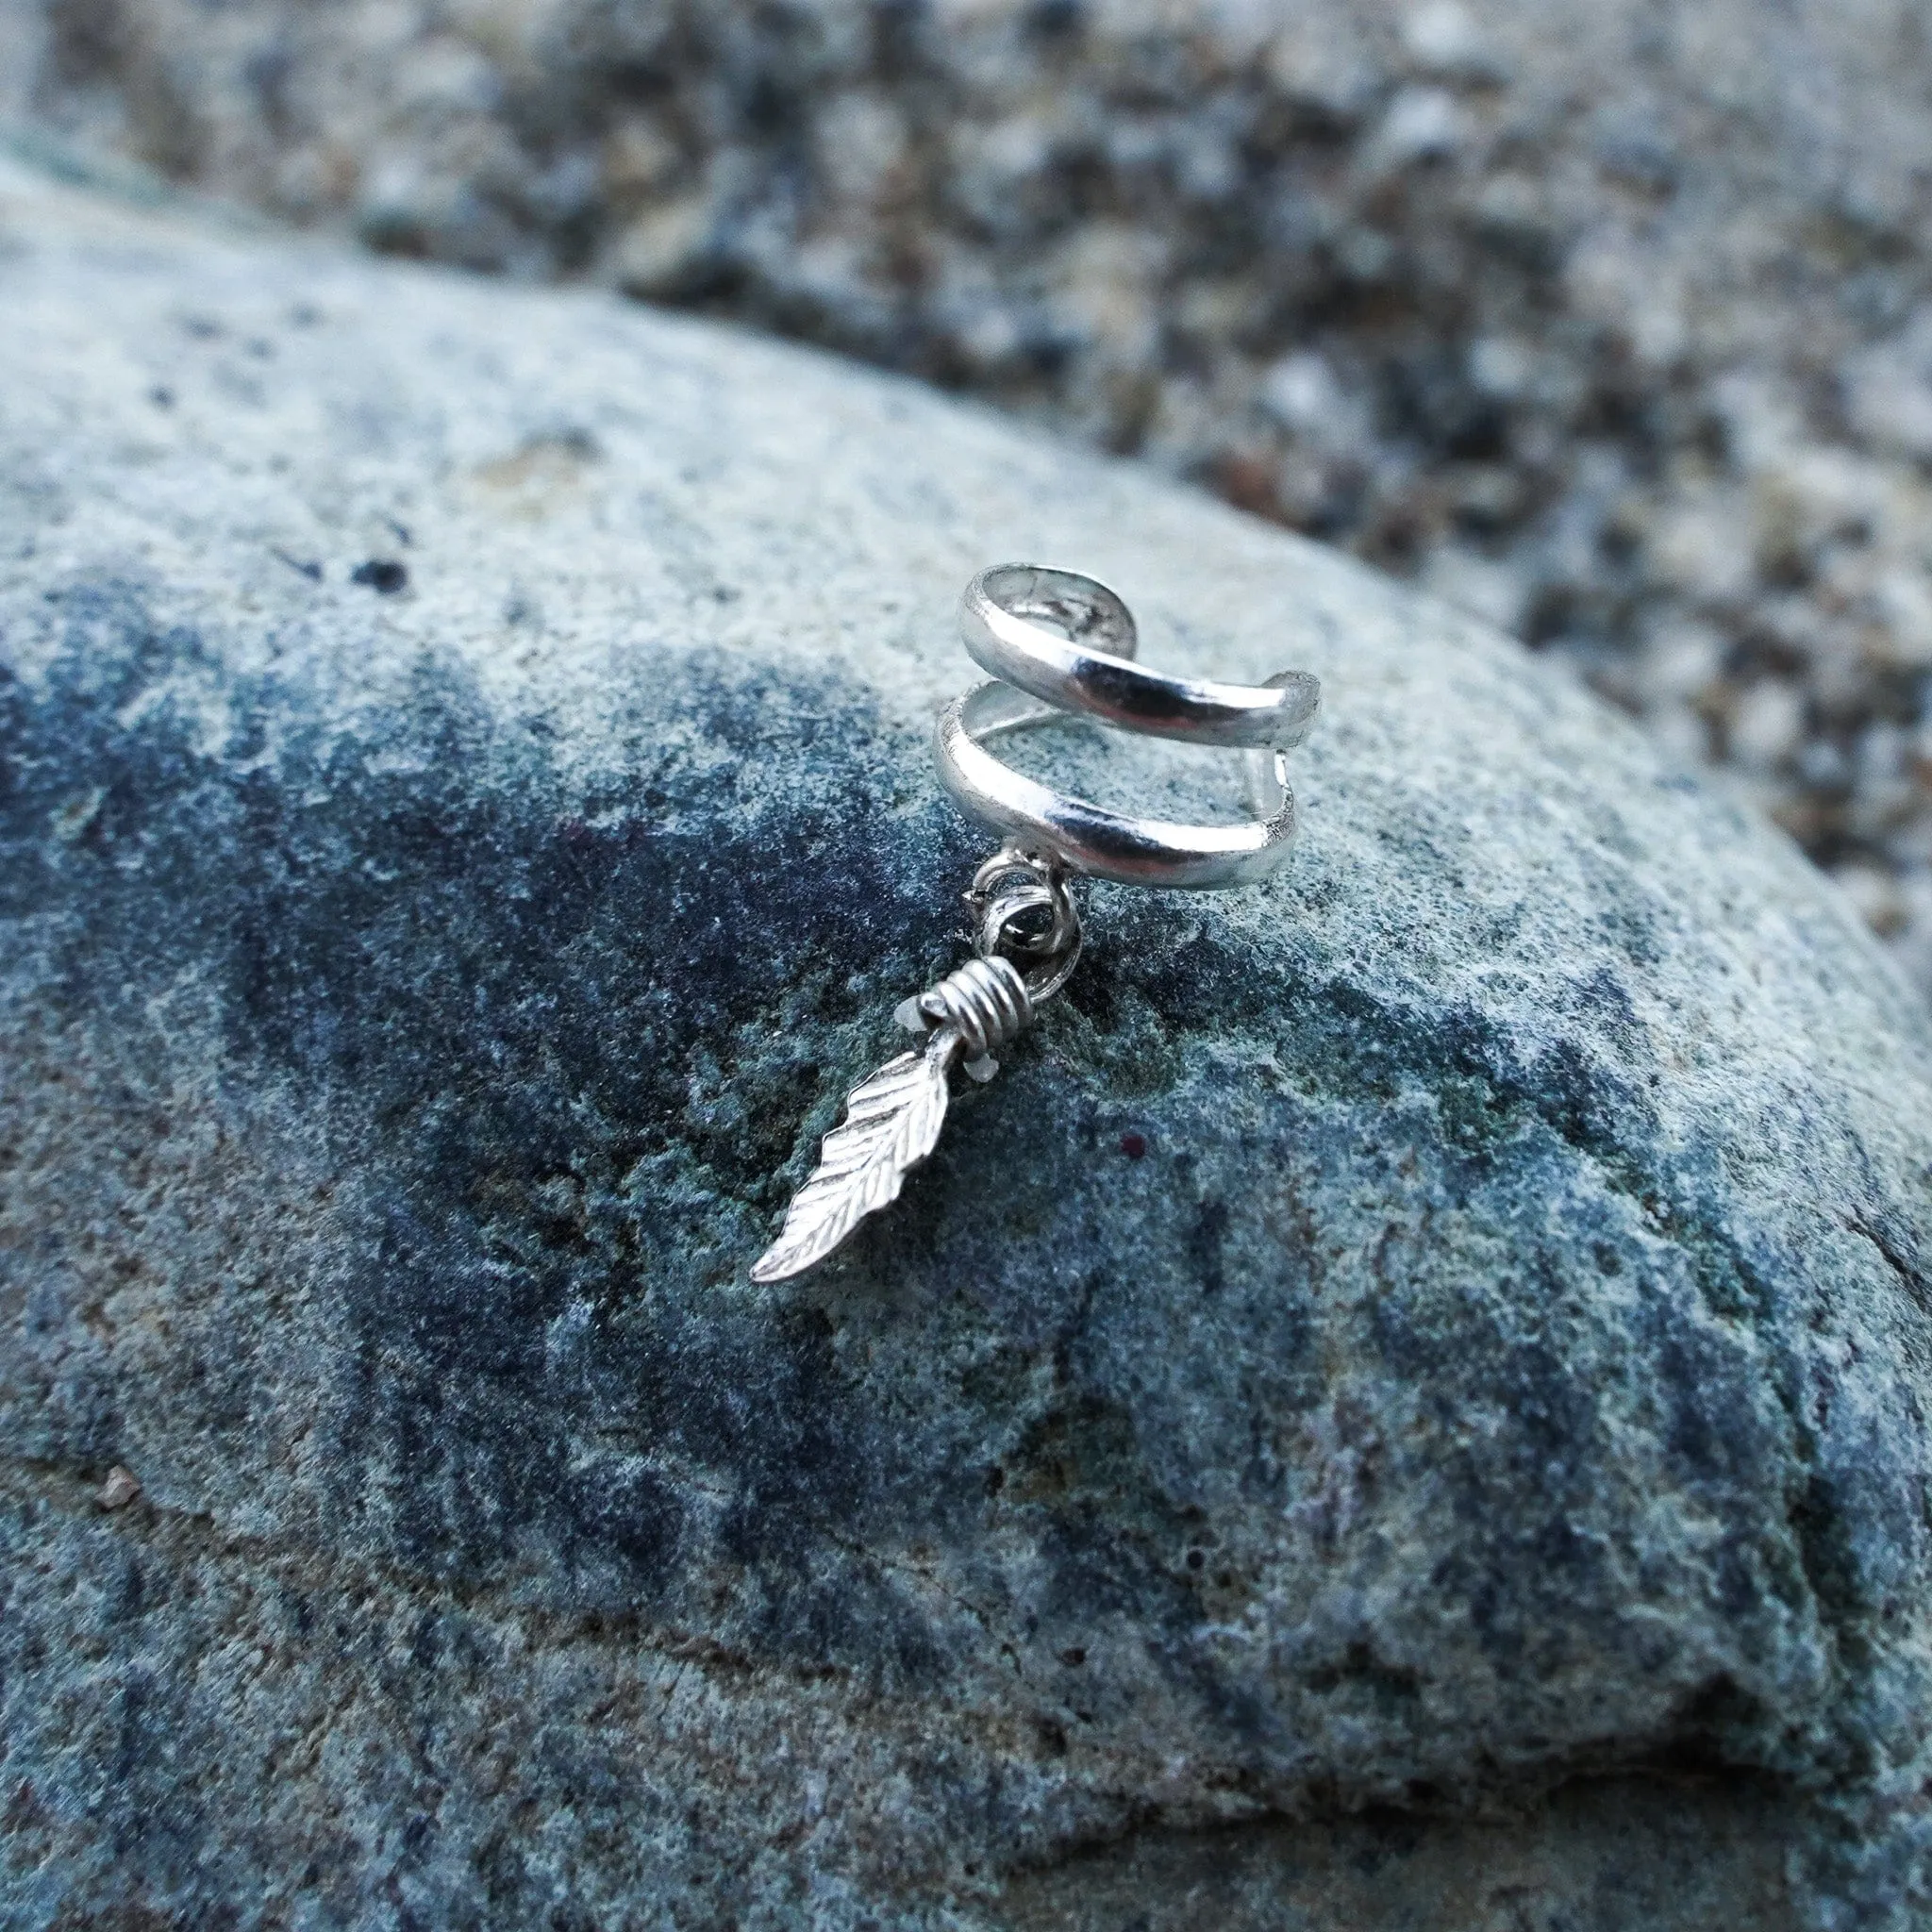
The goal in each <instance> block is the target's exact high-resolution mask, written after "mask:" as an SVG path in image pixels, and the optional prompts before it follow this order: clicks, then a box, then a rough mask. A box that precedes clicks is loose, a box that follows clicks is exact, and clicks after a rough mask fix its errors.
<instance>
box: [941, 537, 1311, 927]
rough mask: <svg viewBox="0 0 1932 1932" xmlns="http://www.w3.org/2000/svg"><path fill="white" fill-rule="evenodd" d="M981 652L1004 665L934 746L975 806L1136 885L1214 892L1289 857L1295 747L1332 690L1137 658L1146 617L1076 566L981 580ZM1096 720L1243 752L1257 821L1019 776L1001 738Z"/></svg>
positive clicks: (977, 589)
mask: <svg viewBox="0 0 1932 1932" xmlns="http://www.w3.org/2000/svg"><path fill="white" fill-rule="evenodd" d="M959 625H960V632H961V635H962V636H963V637H964V639H965V641H966V648H967V649H968V650H969V651H970V652H971V653H972V654H973V657H974V660H975V661H976V662H977V663H979V664H980V665H981V666H982V667H983V668H984V669H986V670H987V671H989V672H991V674H992V682H991V683H988V684H981V685H976V686H974V689H973V690H971V691H966V692H964V693H963V694H962V695H961V696H959V697H958V698H956V699H955V700H954V701H953V703H952V704H951V705H949V706H948V707H947V708H946V709H945V711H944V713H943V714H942V715H941V719H940V723H939V730H938V736H937V739H936V741H935V745H934V755H935V757H936V758H937V759H938V761H939V768H940V777H941V782H942V783H943V784H944V785H945V787H946V789H947V791H950V792H951V793H952V795H953V797H954V798H955V799H956V800H957V801H958V803H959V805H960V806H961V807H963V808H965V809H966V810H967V811H969V812H971V813H972V814H973V815H974V817H976V818H978V819H981V820H983V821H984V822H985V823H986V824H990V825H992V826H994V827H996V828H997V829H998V830H999V831H1001V832H1003V833H1004V834H1006V835H1007V836H1008V839H1009V840H1011V841H1013V842H1014V843H1015V844H1016V845H1019V846H1022V847H1024V848H1027V849H1029V850H1032V851H1035V852H1038V853H1041V854H1044V855H1047V856H1049V857H1050V858H1052V859H1053V860H1054V861H1056V862H1057V863H1058V865H1060V866H1064V867H1065V868H1067V869H1068V870H1070V871H1073V872H1077V873H1084V874H1088V875H1089V876H1091V877H1094V878H1104V879H1114V880H1118V881H1120V882H1122V883H1124V884H1130V885H1150V886H1185V887H1194V888H1200V889H1205V888H1208V887H1215V886H1235V885H1243V884H1246V883H1248V882H1249V881H1251V880H1254V879H1258V878H1263V877H1265V876H1266V875H1267V874H1269V873H1271V872H1273V871H1274V868H1275V867H1276V866H1277V865H1279V864H1280V863H1281V861H1282V860H1283V859H1284V858H1287V856H1288V850H1289V846H1290V844H1291V841H1292V840H1293V837H1294V827H1295V812H1294V799H1293V796H1292V794H1291V792H1290V791H1289V789H1288V762H1287V758H1286V756H1285V754H1286V753H1287V752H1288V751H1289V750H1290V749H1291V747H1293V746H1294V745H1297V744H1299V743H1300V742H1301V741H1302V740H1303V738H1304V737H1306V736H1307V731H1308V727H1309V726H1310V725H1311V724H1313V722H1314V719H1315V713H1316V711H1317V709H1318V708H1319V707H1320V704H1321V685H1320V684H1319V682H1318V681H1317V680H1316V679H1315V678H1313V677H1311V676H1309V675H1307V673H1306V672H1301V671H1284V672H1280V673H1277V674H1276V675H1274V676H1273V677H1271V678H1269V679H1267V680H1266V681H1265V682H1264V683H1262V684H1258V685H1233V684H1218V683H1212V682H1208V681H1203V680H1196V679H1192V678H1182V677H1169V676H1165V675H1162V674H1160V673H1158V672H1153V671H1145V670H1142V669H1141V667H1140V666H1139V665H1138V664H1136V663H1135V662H1134V661H1133V658H1134V654H1135V652H1136V650H1137V649H1138V648H1139V639H1138V635H1137V633H1136V630H1135V625H1134V619H1133V615H1132V613H1131V612H1130V611H1129V610H1128V609H1127V607H1126V605H1125V604H1124V602H1123V601H1122V599H1121V598H1120V596H1119V595H1118V594H1117V593H1116V592H1114V591H1111V590H1109V589H1108V587H1107V586H1106V585H1105V584H1103V583H1100V582H1098V581H1097V580H1096V579H1094V578H1092V577H1089V576H1083V575H1080V574H1079V573H1078V572H1076V571H1063V570H1053V569H1049V568H1048V567H1046V566H1045V565H1042V564H1025V563H1009V564H1000V565H998V566H996V567H995V568H994V569H991V570H987V571H982V572H980V574H979V575H977V576H976V577H974V579H973V581H972V582H971V583H970V584H969V585H967V587H966V594H965V597H964V599H963V601H962V603H961V606H960V615H959ZM1067 716H1082V717H1089V718H1092V719H1095V720H1097V721H1098V722H1099V723H1101V724H1108V725H1112V726H1114V727H1115V728H1116V729H1119V730H1122V731H1133V732H1139V733H1144V734H1146V735H1149V736H1152V737H1156V738H1173V739H1178V740H1181V741H1184V742H1187V743H1191V744H1205V745H1218V746H1222V747H1224V748H1226V749H1228V750H1238V751H1243V752H1245V753H1246V754H1247V759H1248V794H1249V802H1250V805H1251V807H1252V808H1253V810H1254V813H1255V816H1254V817H1253V818H1252V819H1250V820H1248V821H1246V822H1245V823H1242V824H1234V825H1184V824H1173V823H1171V822H1169V821H1166V820H1162V819H1143V818H1135V817H1131V816H1129V815H1127V814H1124V813H1120V812H1113V811H1108V810H1105V809H1104V808H1101V807H1099V806H1096V805H1091V804H1089V803H1088V802H1087V801H1086V800H1085V799H1080V798H1074V797H1073V796H1071V795H1069V794H1068V793H1066V792H1061V791H1054V790H1053V789H1052V788H1051V787H1049V786H1046V785H1042V784H1041V783H1040V782H1038V781H1037V780H1035V779H1032V778H1028V777H1026V776H1024V774H1021V773H1019V772H1016V771H1015V770H1014V769H1013V768H1012V767H1011V766H1010V765H1008V764H1006V763H1004V762H1002V760H1000V759H999V758H996V757H994V755H993V754H992V753H991V751H990V750H988V749H987V745H986V742H985V741H987V740H990V739H993V738H996V737H998V736H999V735H1000V734H1001V733H1003V732H1008V731H1018V730H1024V729H1025V728H1027V727H1029V726H1031V725H1036V724H1050V723H1053V722H1056V721H1057V720H1058V719H1061V718H1064V717H1067Z"/></svg>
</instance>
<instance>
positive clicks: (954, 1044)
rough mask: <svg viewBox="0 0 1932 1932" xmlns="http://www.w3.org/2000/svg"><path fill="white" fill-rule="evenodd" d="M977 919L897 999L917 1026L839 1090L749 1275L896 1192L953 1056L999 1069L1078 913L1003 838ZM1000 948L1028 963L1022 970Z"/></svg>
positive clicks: (765, 1272) (1058, 966)
mask: <svg viewBox="0 0 1932 1932" xmlns="http://www.w3.org/2000/svg"><path fill="white" fill-rule="evenodd" d="M966 902H967V904H968V905H969V906H971V907H972V908H973V909H974V915H975V923H976V924H977V926H978V934H977V944H978V957H977V958H973V959H969V960H967V962H966V963H965V965H963V966H961V967H960V968H959V969H958V971H957V972H955V973H949V974H947V975H946V976H945V978H943V979H942V980H941V981H940V983H939V984H938V985H937V986H935V987H933V988H931V989H930V990H929V991H925V992H923V993H921V994H920V995H919V996H918V998H917V999H910V1000H908V1001H906V1002H905V1003H904V1005H903V1006H901V1008H899V1012H898V1019H899V1022H900V1024H902V1025H905V1026H908V1027H910V1028H911V1030H912V1031H913V1032H915V1033H919V1034H923V1035H924V1039H925V1044H924V1047H923V1049H922V1050H921V1051H919V1052H917V1053H906V1054H901V1055H900V1056H899V1058H897V1059H895V1060H891V1061H889V1062H888V1063H887V1064H886V1065H885V1066H883V1067H881V1068H880V1069H879V1070H878V1072H877V1073H876V1074H873V1076H872V1077H871V1078H870V1079H869V1080H863V1081H861V1082H860V1083H859V1084H858V1086H857V1087H855V1088H854V1089H853V1090H852V1091H851V1092H850V1093H849V1094H847V1095H846V1097H845V1119H844V1121H843V1123H842V1124H841V1125H839V1126H837V1127H834V1128H833V1130H832V1131H831V1132H830V1133H829V1134H827V1135H826V1136H825V1138H824V1141H823V1142H822V1143H821V1145H820V1147H819V1164H818V1166H817V1168H816V1169H814V1170H813V1172H812V1175H811V1178H810V1179H809V1180H808V1181H807V1182H806V1184H805V1185H804V1186H803V1187H802V1188H800V1189H799V1191H798V1192H797V1193H796V1194H794V1195H793V1196H792V1197H791V1207H790V1208H787V1209H786V1212H785V1224H784V1226H783V1227H782V1228H781V1229H780V1230H779V1233H778V1239H777V1240H776V1241H774V1242H773V1243H772V1245H771V1246H770V1247H769V1248H767V1249H766V1250H765V1252H764V1253H763V1254H762V1255H760V1256H759V1257H758V1260H757V1261H755V1262H754V1263H753V1264H752V1271H751V1278H752V1279H753V1280H754V1281H760V1282H763V1281H783V1280H784V1279H785V1278H786V1276H787V1275H790V1274H802V1273H803V1272H804V1271H805V1270H806V1269H808V1268H809V1267H811V1266H812V1265H813V1264H814V1263H815V1262H818V1261H823V1260H824V1257H826V1256H827V1255H829V1254H830V1253H831V1252H832V1250H833V1249H834V1248H836V1247H837V1246H838V1245H839V1243H840V1242H841V1241H843V1240H844V1239H845V1237H846V1236H847V1235H849V1234H850V1233H851V1232H852V1230H853V1229H854V1228H855V1227H857V1226H858V1224H859V1223H860V1222H861V1221H862V1220H864V1218H865V1217H866V1216H867V1215H868V1214H872V1213H874V1212H876V1210H877V1209H879V1208H884V1207H886V1206H887V1205H888V1204H889V1203H891V1202H893V1201H896V1200H897V1199H898V1198H899V1191H900V1189H901V1188H903V1187H904V1186H905V1185H906V1175H907V1174H908V1172H909V1171H910V1170H911V1169H912V1168H914V1167H917V1166H918V1165H919V1163H920V1162H921V1161H922V1160H924V1158H925V1157H926V1156H927V1155H928V1154H930V1153H931V1152H932V1150H933V1148H934V1147H935V1146H937V1145H938V1144H939V1138H940V1129H941V1127H942V1126H944V1125H945V1122H946V1103H947V1099H948V1089H947V1080H948V1077H949V1076H950V1074H951V1073H952V1070H953V1068H954V1066H955V1065H956V1064H957V1063H958V1062H961V1061H963V1062H964V1064H965V1069H966V1072H967V1074H969V1075H970V1076H971V1077H972V1078H974V1079H975V1080H991V1078H992V1076H993V1074H996V1073H997V1072H998V1071H999V1062H998V1061H997V1060H996V1059H994V1058H992V1052H993V1049H994V1048H995V1047H1001V1046H1004V1045H1005V1044H1006V1043H1007V1041H1009V1040H1013V1039H1016V1038H1017V1037H1018V1036H1019V1035H1020V1034H1021V1033H1023V1032H1024V1031H1025V1029H1026V1028H1027V1027H1028V1026H1030V1025H1031V1024H1033V1013H1034V1008H1035V1007H1036V1006H1038V1005H1039V1004H1040V1002H1041V1001H1042V1000H1045V999H1048V998H1051V997H1052V995H1053V994H1054V993H1056V992H1058V991H1059V989H1060V986H1061V984H1062V982H1063V981H1064V980H1065V979H1066V976H1067V974H1069V973H1071V972H1072V971H1073V970H1074V962H1075V961H1076V960H1077V959H1078V958H1079V957H1080V917H1079V913H1078V912H1077V911H1076V910H1075V908H1074V902H1073V900H1072V899H1071V898H1070V897H1069V896H1068V893H1067V887H1066V881H1065V879H1064V878H1063V877H1062V876H1061V874H1059V872H1058V870H1057V869H1056V868H1054V867H1053V866H1051V865H1049V864H1048V863H1047V862H1046V861H1044V860H1042V859H1039V858H1034V857H1032V856H1031V855H1030V854H1026V853H1022V852H1018V851H1015V850H1014V849H1012V848H1011V847H1002V848H1001V850H1000V851H998V852H996V853H995V854H994V855H993V856H992V858H990V859H988V860H987V862H986V863H985V864H984V865H983V866H981V867H980V869H979V872H978V874H977V875H976V876H975V877H974V881H973V889H972V891H969V892H968V893H967V894H966ZM1009 953H1012V954H1015V955H1017V956H1018V957H1019V958H1023V959H1024V960H1026V961H1027V963H1028V965H1029V966H1030V968H1031V971H1029V972H1024V973H1023V972H1022V971H1021V969H1020V967H1019V966H1017V965H1016V964H1015V963H1014V960H1013V958H1009V957H1008V954H1009Z"/></svg>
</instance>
